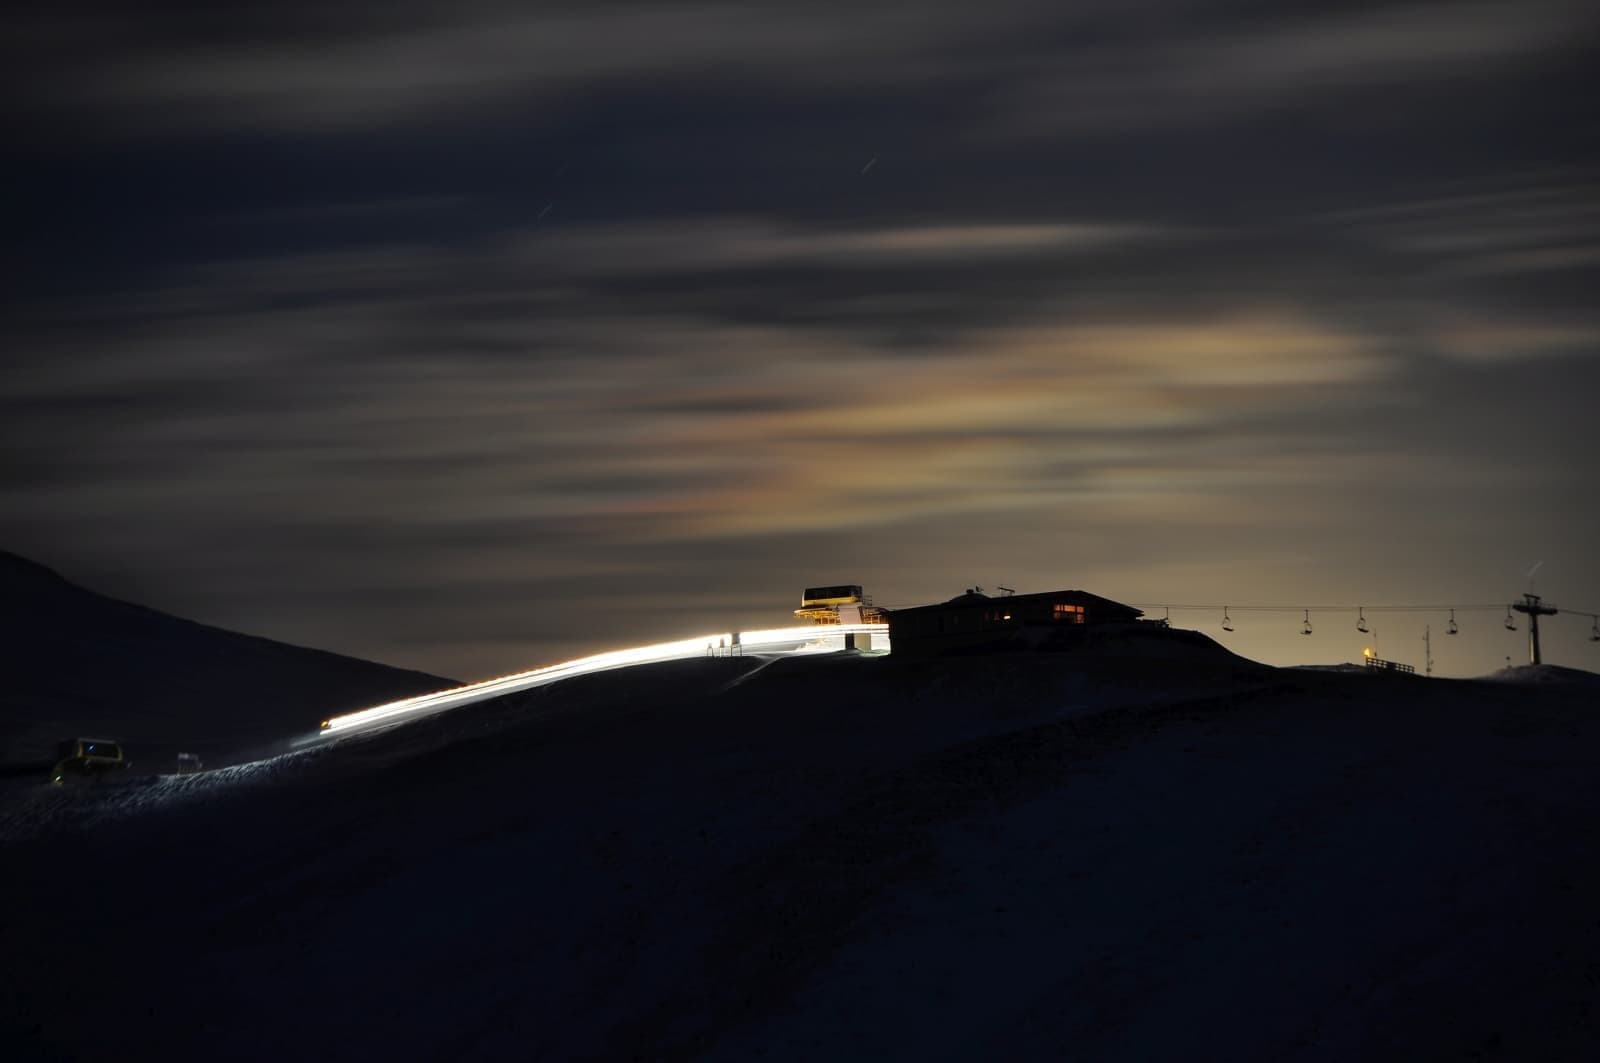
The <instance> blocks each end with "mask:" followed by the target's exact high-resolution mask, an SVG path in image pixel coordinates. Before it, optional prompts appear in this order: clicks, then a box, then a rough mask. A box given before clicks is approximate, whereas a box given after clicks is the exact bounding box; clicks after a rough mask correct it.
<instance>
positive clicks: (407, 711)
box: [322, 624, 889, 736]
mask: <svg viewBox="0 0 1600 1063" xmlns="http://www.w3.org/2000/svg"><path fill="white" fill-rule="evenodd" d="M736 635H737V637H738V639H739V645H738V646H737V647H736V648H737V649H738V650H739V651H740V652H742V653H746V654H751V655H759V654H771V653H787V654H802V653H832V652H834V651H837V650H840V649H843V648H844V637H845V636H846V635H874V636H877V637H878V638H881V639H883V640H885V644H887V640H888V637H889V625H888V624H838V625H834V624H827V625H817V624H808V625H806V626H804V627H781V628H769V629H767V630H764V631H739V632H732V631H722V632H718V633H716V634H713V635H697V636H695V637H694V638H689V639H678V640H676V641H673V642H658V643H655V644H653V645H650V646H635V647H632V648H629V649H625V650H610V651H608V652H606V653H597V654H594V655H592V656H589V657H579V658H577V659H575V660H571V661H563V662H561V663H560V664H552V665H546V666H545V667H543V668H534V669H532V670H531V671H526V672H516V673H514V674H512V675H504V676H499V677H497V678H494V679H484V680H480V681H478V682H476V683H468V684H467V685H465V686H459V687H451V688H450V689H449V690H440V691H436V692H434V693H432V694H419V695H417V696H416V697H411V698H402V699H401V700H399V701H391V702H389V703H387V704H385V705H378V706H375V707H373V708H370V709H362V710H360V711H358V712H351V713H346V714H344V715H342V716H334V717H332V718H330V719H328V720H326V721H324V722H323V724H322V734H323V735H324V736H332V735H349V734H355V733H359V732H362V731H370V730H373V729H375V728H379V727H393V726H396V725H398V724H401V723H408V722H410V721H412V720H417V719H421V718H423V717H425V716H432V715H434V714H436V713H440V712H445V711H447V710H449V709H454V708H459V707H460V706H462V705H470V704H472V703H473V702H477V701H487V700H488V699H490V698H498V697H503V696H504V695H506V694H515V693H517V692H518V691H522V690H531V689H532V688H534V687H541V686H547V685H549V684H551V683H558V682H560V681H561V680H563V679H573V678H575V677H577V676H580V675H593V674H595V673H596V672H608V671H611V670H612V669H615V668H632V667H636V666H638V665H641V664H659V663H661V662H663V661H682V660H688V659H691V658H694V657H705V656H708V655H711V654H726V653H729V652H730V651H732V650H733V649H735V647H734V646H733V640H734V637H735V636H736Z"/></svg>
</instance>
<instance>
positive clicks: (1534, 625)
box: [1511, 594, 1560, 664]
mask: <svg viewBox="0 0 1600 1063" xmlns="http://www.w3.org/2000/svg"><path fill="white" fill-rule="evenodd" d="M1511 608H1513V609H1515V610H1516V611H1517V612H1519V613H1527V614H1528V663H1530V664H1540V663H1542V662H1541V661H1540V659H1539V618H1540V617H1541V616H1555V615H1556V613H1558V612H1560V610H1559V609H1557V608H1556V607H1555V606H1553V605H1541V604H1539V596H1538V595H1537V594H1524V595H1523V596H1522V601H1520V602H1518V603H1516V604H1515V605H1513V606H1512V607H1511Z"/></svg>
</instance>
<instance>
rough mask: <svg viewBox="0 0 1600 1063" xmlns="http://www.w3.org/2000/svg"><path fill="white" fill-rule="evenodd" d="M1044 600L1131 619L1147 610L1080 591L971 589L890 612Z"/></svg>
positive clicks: (894, 613) (890, 613)
mask: <svg viewBox="0 0 1600 1063" xmlns="http://www.w3.org/2000/svg"><path fill="white" fill-rule="evenodd" d="M1044 601H1052V602H1069V603H1072V604H1075V605H1087V606H1091V607H1094V608H1098V609H1106V610H1110V611H1113V612H1126V613H1128V614H1130V615H1132V616H1143V615H1144V610H1142V609H1135V608H1134V607H1133V606H1131V605H1124V604H1123V603H1122V602H1117V601H1113V600H1111V599H1110V598H1102V597H1101V596H1100V595H1098V594H1090V593H1089V592H1088V591H1080V590H1060V591H1040V592H1038V593H1035V594H1009V595H1006V596H1005V597H1003V598H993V597H990V596H989V595H987V594H984V593H982V592H980V591H977V590H968V591H967V592H966V593H964V594H958V595H956V596H955V597H954V598H951V599H950V600H949V601H945V602H938V603H935V604H933V605H916V606H911V607H910V608H906V609H895V610H891V611H890V612H889V615H890V616H891V617H892V616H900V615H904V614H906V613H920V612H944V611H947V610H953V609H956V610H959V609H968V608H981V607H983V606H987V605H990V604H993V603H994V602H1005V603H1007V604H1009V605H1022V604H1024V603H1031V602H1044Z"/></svg>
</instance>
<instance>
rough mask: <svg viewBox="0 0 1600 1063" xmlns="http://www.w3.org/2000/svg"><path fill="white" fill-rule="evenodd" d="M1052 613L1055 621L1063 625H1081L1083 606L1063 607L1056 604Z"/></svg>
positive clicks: (1061, 604) (1063, 605)
mask: <svg viewBox="0 0 1600 1063" xmlns="http://www.w3.org/2000/svg"><path fill="white" fill-rule="evenodd" d="M1053 611H1054V615H1055V619H1056V620H1058V621H1060V622H1062V623H1064V624H1081V623H1083V606H1081V605H1065V604H1063V603H1061V602H1057V603H1056V604H1055V606H1054V610H1053Z"/></svg>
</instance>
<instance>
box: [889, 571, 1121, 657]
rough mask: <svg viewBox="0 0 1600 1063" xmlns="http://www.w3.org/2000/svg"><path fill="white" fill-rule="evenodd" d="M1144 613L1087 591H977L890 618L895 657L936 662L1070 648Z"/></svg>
mask: <svg viewBox="0 0 1600 1063" xmlns="http://www.w3.org/2000/svg"><path fill="white" fill-rule="evenodd" d="M1143 615H1144V611H1143V610H1141V609H1135V608H1134V607H1133V606H1131V605H1123V604H1122V603H1121V602H1114V601H1112V600H1111V599H1109V598H1102V597H1100V596H1099V595H1097V594H1090V593H1089V592H1087V591H1046V592H1044V593H1041V594H1009V595H1005V596H1004V597H1000V598H992V597H990V596H989V595H987V594H984V593H983V592H982V591H981V590H980V589H976V588H975V589H972V590H969V591H967V592H966V593H965V594H962V595H959V596H958V597H955V598H951V599H950V600H949V601H947V602H940V603H939V604H937V605H922V606H917V607H915V608H912V609H895V610H892V611H890V612H889V613H888V621H889V644H890V646H891V647H892V648H893V650H892V652H893V653H894V655H895V656H896V657H937V656H941V655H945V654H956V653H990V652H997V651H1004V650H1007V649H1044V650H1048V649H1051V648H1063V649H1064V648H1068V647H1070V646H1072V645H1076V644H1079V643H1081V642H1082V640H1084V639H1085V638H1086V637H1088V636H1089V635H1090V633H1091V631H1092V629H1093V628H1096V627H1103V626H1105V625H1109V624H1127V623H1132V622H1134V621H1136V620H1138V619H1139V618H1140V617H1141V616H1143Z"/></svg>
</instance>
